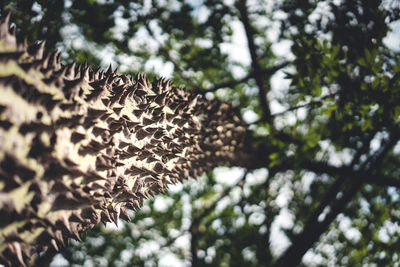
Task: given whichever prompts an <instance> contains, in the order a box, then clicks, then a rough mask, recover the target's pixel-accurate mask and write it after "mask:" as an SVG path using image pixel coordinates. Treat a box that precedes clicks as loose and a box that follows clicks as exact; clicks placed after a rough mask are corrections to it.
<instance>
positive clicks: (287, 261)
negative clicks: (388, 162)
mask: <svg viewBox="0 0 400 267" xmlns="http://www.w3.org/2000/svg"><path fill="white" fill-rule="evenodd" d="M399 139H400V129H399V127H398V126H397V125H396V126H395V127H393V129H392V131H391V133H390V136H389V138H388V139H387V140H386V142H383V144H382V147H381V149H380V150H378V151H377V152H376V153H375V154H374V155H371V156H370V157H369V158H368V160H366V161H365V162H364V163H363V164H362V167H361V169H360V170H358V171H353V172H349V173H340V172H339V174H340V176H339V179H338V180H340V181H341V180H346V182H347V183H346V187H345V188H344V189H343V191H342V192H341V193H342V194H341V196H339V195H338V192H337V193H334V192H335V191H338V190H336V189H335V188H334V187H335V186H337V185H336V184H335V183H334V184H333V185H332V186H331V189H330V191H332V192H333V194H330V197H332V200H331V204H327V203H326V202H324V201H322V202H321V203H320V205H319V207H318V208H317V209H316V210H317V211H320V213H319V214H316V213H314V212H313V213H312V214H311V216H310V218H309V220H308V221H307V223H306V224H305V226H304V228H303V231H302V232H301V233H300V234H298V235H297V236H295V238H294V239H293V243H292V245H291V246H290V247H289V248H288V249H287V250H286V251H285V252H284V253H283V255H282V256H281V257H280V258H279V259H278V260H277V261H276V263H275V264H274V265H273V266H274V267H284V266H297V265H298V264H299V263H300V262H301V259H302V258H303V256H304V254H305V253H306V252H307V250H308V249H310V248H311V247H312V246H313V245H314V243H315V242H317V241H318V239H319V238H320V236H321V235H322V234H323V233H324V232H325V231H326V230H327V229H328V227H329V225H330V224H331V223H332V222H333V221H334V220H335V218H336V217H337V215H338V214H339V213H341V212H343V210H344V209H345V208H346V206H347V204H348V203H349V202H351V201H352V200H353V199H354V197H355V196H356V194H357V192H358V191H359V189H360V188H361V187H362V185H363V184H364V183H365V182H366V181H368V180H371V177H372V178H374V177H375V179H373V180H374V181H375V180H376V178H378V177H379V180H381V181H382V180H384V179H385V178H386V179H388V181H389V178H388V177H385V176H382V175H380V174H379V173H378V169H379V167H380V165H381V163H382V160H383V158H384V157H385V156H386V155H387V153H388V152H389V151H390V150H391V149H392V148H393V147H394V146H395V145H396V143H397V142H398V141H399ZM325 166H328V165H325ZM321 167H322V166H317V168H316V169H317V170H318V169H319V170H322V168H321ZM329 169H330V170H332V167H329ZM340 169H342V168H339V170H340ZM346 169H347V170H350V168H349V167H346V168H345V169H344V170H343V169H342V171H345V170H346ZM383 177H385V178H383ZM393 180H394V178H393V179H392V178H390V182H393ZM395 180H397V179H395ZM338 184H339V186H340V184H342V182H338ZM325 198H327V196H326V197H325ZM327 201H329V199H327ZM321 207H324V208H321ZM327 207H329V209H328V212H327V213H326V215H325V216H323V215H324V214H323V211H324V210H326V208H327ZM320 216H323V218H322V219H321V218H320Z"/></svg>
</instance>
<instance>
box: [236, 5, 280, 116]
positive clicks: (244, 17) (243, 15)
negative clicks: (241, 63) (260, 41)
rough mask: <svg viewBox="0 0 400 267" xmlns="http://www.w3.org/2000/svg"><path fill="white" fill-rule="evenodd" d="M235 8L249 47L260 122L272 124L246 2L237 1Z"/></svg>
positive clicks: (267, 89)
mask: <svg viewBox="0 0 400 267" xmlns="http://www.w3.org/2000/svg"><path fill="white" fill-rule="evenodd" d="M237 8H238V10H239V13H240V20H241V21H242V24H243V27H244V30H245V32H246V37H247V44H248V47H249V52H250V57H251V67H252V69H253V73H254V78H255V80H256V84H257V87H258V93H259V95H258V96H259V101H260V106H261V108H262V110H263V114H262V118H261V119H262V121H263V122H268V123H272V121H273V117H272V116H271V110H270V107H269V102H268V99H267V93H268V91H269V88H268V87H269V86H268V83H267V80H266V79H265V78H264V75H263V68H262V67H261V62H260V56H259V55H258V54H257V46H256V44H255V42H254V35H255V30H254V28H253V27H252V26H251V23H250V20H249V14H248V10H247V1H246V0H239V1H238V2H237Z"/></svg>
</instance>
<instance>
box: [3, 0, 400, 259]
mask: <svg viewBox="0 0 400 267" xmlns="http://www.w3.org/2000/svg"><path fill="white" fill-rule="evenodd" d="M56 2H57V4H55V3H56ZM342 2H343V3H341V1H323V0H321V1H309V0H303V1H291V0H282V1H277V2H276V3H274V4H271V3H270V2H269V1H256V0H254V1H248V2H247V1H245V0H237V1H220V0H204V1H202V2H201V3H200V2H197V1H184V0H176V1H173V0H166V1H135V2H134V3H132V2H130V1H121V0H115V1H91V0H85V1H76V0H72V1H64V2H63V1H8V0H6V1H2V3H1V4H0V8H1V11H2V12H4V11H7V10H11V11H12V12H13V17H14V21H15V22H16V23H18V24H19V25H23V28H22V32H21V34H24V33H25V35H26V34H27V33H28V35H27V36H29V37H30V38H31V39H30V40H31V41H32V40H35V39H46V40H48V41H47V45H48V46H49V47H54V44H57V46H58V47H60V48H61V49H62V51H63V52H64V55H63V56H64V58H65V60H67V61H68V60H69V59H70V58H74V59H78V60H80V61H81V62H84V61H88V62H89V63H90V64H94V65H100V64H102V65H103V66H104V65H106V64H109V62H105V61H104V59H103V55H104V51H107V53H108V54H111V55H112V56H111V58H112V60H113V62H114V63H115V64H117V65H121V67H120V70H121V71H124V72H136V71H145V72H148V73H150V74H152V75H157V74H160V72H161V71H162V70H160V69H157V68H153V67H152V66H154V65H152V62H153V63H154V62H161V63H162V64H161V65H162V66H163V70H165V69H172V71H171V72H170V74H171V77H170V78H172V79H173V80H174V82H175V84H177V85H181V86H185V87H187V88H188V89H191V90H196V91H197V92H198V93H201V94H204V95H206V96H207V97H220V98H223V99H225V100H227V101H232V102H233V103H234V104H236V105H238V106H239V107H240V108H241V110H242V113H243V114H247V115H248V114H253V115H254V114H256V115H257V118H258V119H256V120H253V121H249V131H251V137H249V140H248V149H247V151H246V153H245V154H246V155H244V156H243V162H239V163H235V165H238V166H241V167H244V169H240V170H239V171H237V172H238V173H241V174H242V176H241V177H239V178H237V179H238V182H237V183H234V181H231V179H230V178H229V176H228V177H227V179H230V181H229V182H226V180H224V179H223V178H221V177H220V176H218V175H216V174H215V173H209V174H207V175H205V176H203V177H201V178H200V179H199V180H197V181H191V182H189V183H187V184H185V185H183V186H181V188H180V189H179V187H177V188H176V189H175V190H173V191H172V192H169V193H167V195H165V196H159V197H156V198H155V200H153V201H149V202H147V203H146V205H145V206H146V208H145V209H143V210H141V211H138V212H135V213H134V215H133V216H132V217H133V218H132V220H133V222H132V223H130V224H122V225H121V226H120V228H119V229H118V230H113V231H110V230H108V229H105V228H104V227H98V228H96V229H95V230H93V231H91V232H89V233H88V235H87V236H86V238H85V241H84V243H80V244H75V243H74V244H72V246H71V247H69V248H66V249H64V250H63V251H62V252H61V254H62V255H63V256H64V258H65V259H67V260H68V262H69V264H70V265H71V266H72V265H74V264H83V263H88V262H90V261H91V262H95V263H96V265H103V266H114V265H116V266H124V264H127V263H128V262H129V263H132V264H137V265H148V266H152V265H157V264H160V265H162V264H165V260H166V259H168V257H167V256H169V257H172V256H171V255H174V256H173V257H174V258H176V259H178V260H180V261H181V262H182V263H192V265H195V266H261V265H264V266H272V265H273V264H275V266H292V265H296V264H299V262H300V260H301V259H302V258H303V262H302V264H303V265H304V266H327V265H331V266H343V265H345V266H360V265H366V266H381V265H382V266H383V265H385V266H398V265H396V264H397V262H398V261H399V256H400V255H399V253H398V251H399V249H398V248H399V244H400V240H399V230H400V229H399V226H398V224H399V220H400V213H399V204H398V199H399V197H400V196H399V192H398V189H399V188H400V177H399V173H400V172H399V171H400V169H399V161H400V156H399V153H400V149H399V145H398V140H399V138H400V129H399V127H400V125H399V119H400V118H399V116H400V106H399V104H398V103H400V74H399V71H400V60H399V59H400V53H399V50H395V49H393V48H392V47H390V46H388V43H387V42H386V41H385V40H386V39H385V37H387V36H388V34H389V33H390V31H391V30H392V29H391V27H392V26H394V25H398V21H399V19H400V17H399V15H398V14H399V5H398V3H397V1H362V0H350V1H342ZM395 23H397V24H395ZM243 29H244V33H243ZM240 32H242V33H243V34H242V35H239V34H240ZM397 32H398V30H397ZM71 33H73V34H71ZM272 33H274V34H275V35H274V36H273V35H272ZM391 34H392V36H393V34H394V33H391ZM71 36H73V37H71ZM76 36H78V37H79V38H78V39H79V40H82V41H81V42H73V41H72V38H76ZM238 36H240V37H242V38H246V40H244V41H246V42H247V44H248V46H247V47H246V48H247V53H248V55H249V58H248V60H247V59H246V60H239V59H238V57H237V56H235V53H239V50H238V51H233V52H231V51H229V50H228V49H226V48H227V47H229V45H230V44H231V43H233V42H236V41H237V37H238ZM287 43H289V44H290V52H289V51H288V52H287V53H286V56H282V55H280V56H278V55H277V54H278V53H279V48H280V47H282V46H284V44H287ZM233 47H234V46H233ZM233 49H235V47H234V48H233ZM101 51H103V53H100V52H101ZM110 51H111V52H110ZM282 73H285V79H286V81H288V83H284V82H281V83H282V84H281V85H280V86H279V88H277V86H276V85H275V83H274V79H276V77H282ZM167 74H168V73H167ZM286 84H287V86H286ZM265 100H267V101H265ZM277 106H278V107H279V108H278V109H277V108H276V107H277ZM236 170H237V169H236ZM228 174H231V175H234V174H233V172H231V171H228ZM178 189H179V190H178ZM157 202H158V203H163V205H161V206H163V208H160V204H157ZM151 248H152V249H153V250H152V249H151ZM304 254H306V256H305V257H303V255H304ZM49 255H50V256H48V258H47V260H51V256H52V254H51V253H49ZM44 258H45V257H44V256H43V259H44ZM39 260H40V258H39Z"/></svg>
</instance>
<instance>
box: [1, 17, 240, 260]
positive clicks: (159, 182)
mask: <svg viewBox="0 0 400 267" xmlns="http://www.w3.org/2000/svg"><path fill="white" fill-rule="evenodd" d="M59 57H60V54H59V53H52V54H49V55H45V56H44V54H43V43H40V42H38V43H36V44H33V45H31V46H27V45H26V43H18V42H17V41H16V38H15V35H14V33H12V32H10V29H9V17H7V18H3V19H2V21H1V23H0V96H1V97H0V218H1V219H0V234H1V235H0V263H2V264H5V265H8V266H21V265H22V266H25V265H26V264H28V263H29V261H30V258H31V255H32V254H33V253H34V252H39V251H43V250H46V249H47V248H48V247H49V246H52V247H54V248H55V249H58V248H59V247H60V246H65V245H66V243H67V242H68V240H69V238H74V239H77V240H79V239H80V238H79V234H80V233H81V232H83V231H86V230H88V229H90V228H92V227H93V226H95V225H96V224H98V223H99V222H104V223H105V222H109V221H113V222H115V223H117V221H118V218H122V219H125V220H129V218H128V214H127V209H133V210H136V209H138V208H139V207H140V206H141V205H142V204H143V201H144V200H145V199H146V198H147V197H148V196H150V195H154V194H156V193H160V192H163V191H164V190H165V189H166V188H167V187H168V185H169V184H174V183H176V182H178V181H182V180H184V179H187V178H188V177H190V176H191V177H196V176H198V175H199V174H201V173H202V172H204V171H207V170H210V169H211V168H213V167H215V166H218V165H224V164H229V163H232V162H235V161H236V160H237V158H236V157H237V156H236V155H237V153H236V152H237V151H238V150H240V149H241V148H242V147H243V142H244V141H243V140H244V136H245V131H246V129H245V124H244V123H243V122H242V121H241V119H240V117H239V113H238V111H237V110H235V109H234V108H232V107H231V106H230V105H228V104H225V103H221V102H219V101H217V100H215V101H207V100H205V99H202V98H200V97H198V96H196V95H193V94H191V93H189V92H187V91H185V90H182V89H179V88H176V87H173V86H172V84H171V83H170V82H169V81H166V80H163V79H159V80H157V79H156V80H155V81H153V82H149V81H148V80H147V79H146V78H145V77H144V76H143V75H138V76H136V77H135V78H132V77H128V76H125V75H118V74H117V73H115V72H113V71H112V69H111V67H110V68H109V69H108V71H107V72H105V73H104V72H103V71H94V70H92V69H91V68H90V67H88V66H82V65H79V66H76V65H75V64H71V65H68V66H64V65H63V64H61V63H60V59H59Z"/></svg>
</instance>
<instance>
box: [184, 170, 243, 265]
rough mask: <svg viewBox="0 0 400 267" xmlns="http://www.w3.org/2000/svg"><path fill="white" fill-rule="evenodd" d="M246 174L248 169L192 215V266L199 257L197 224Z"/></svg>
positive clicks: (196, 262) (190, 228) (198, 263)
mask: <svg viewBox="0 0 400 267" xmlns="http://www.w3.org/2000/svg"><path fill="white" fill-rule="evenodd" d="M247 174H248V171H247V170H246V171H245V173H244V174H243V176H242V177H241V178H240V179H239V180H238V181H237V182H236V183H235V184H233V185H231V186H228V187H226V188H225V189H224V190H223V191H222V192H221V194H220V195H219V196H218V198H217V199H216V200H214V201H213V202H212V203H211V204H210V205H208V206H207V207H205V208H204V209H203V210H202V211H201V212H200V214H199V215H198V216H196V217H194V218H193V220H192V223H191V224H190V227H189V229H188V231H189V233H190V235H191V240H190V251H191V255H192V258H191V262H192V266H200V262H199V259H198V257H197V251H198V239H199V233H198V226H199V225H200V223H201V221H202V220H203V219H204V218H205V217H206V216H207V215H209V214H210V213H211V212H212V211H214V210H215V207H216V206H217V204H218V203H219V202H220V201H221V200H222V199H223V198H224V197H226V196H227V195H229V193H230V192H231V191H232V189H233V188H235V187H236V186H238V185H241V184H242V183H243V181H244V179H246V176H247Z"/></svg>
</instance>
